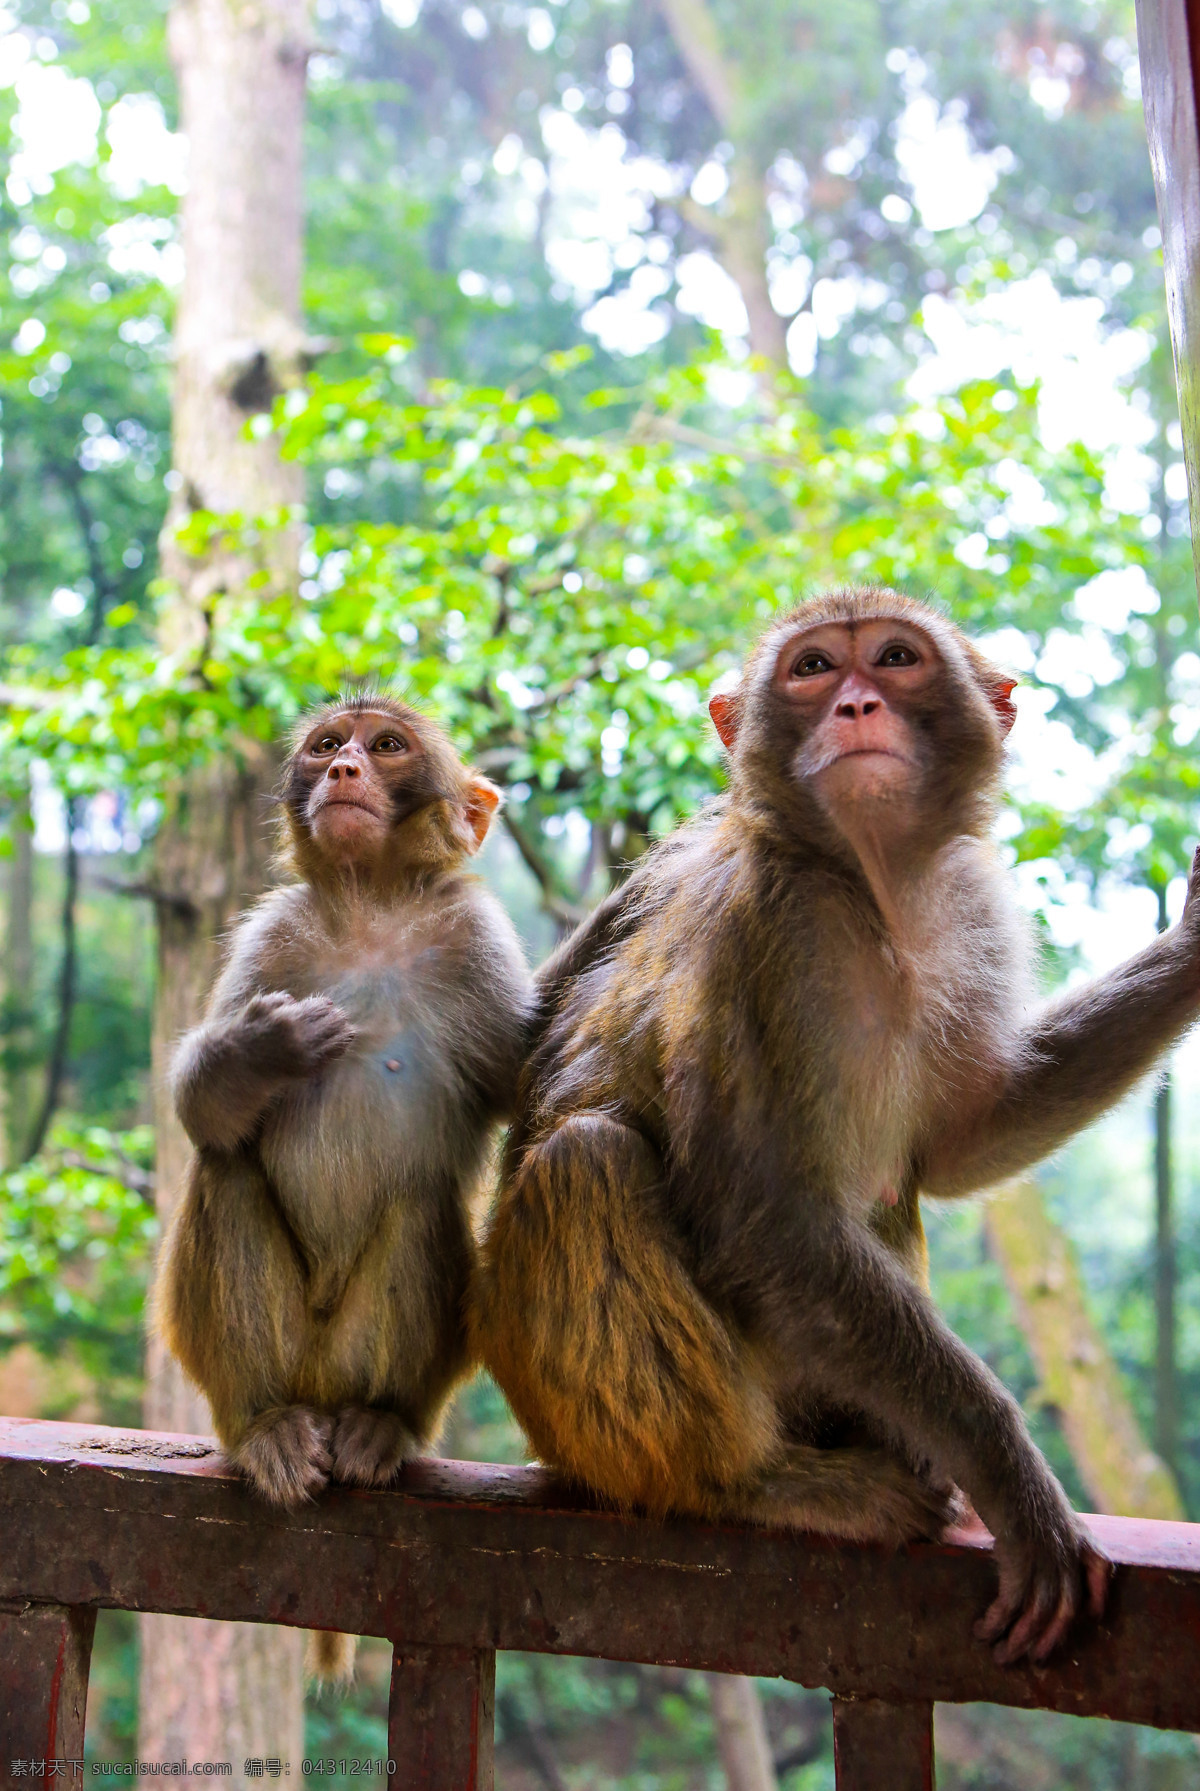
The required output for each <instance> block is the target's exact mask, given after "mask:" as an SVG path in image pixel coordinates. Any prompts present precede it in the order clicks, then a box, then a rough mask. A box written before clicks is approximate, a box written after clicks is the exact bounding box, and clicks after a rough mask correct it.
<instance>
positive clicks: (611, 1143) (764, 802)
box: [472, 589, 1200, 1662]
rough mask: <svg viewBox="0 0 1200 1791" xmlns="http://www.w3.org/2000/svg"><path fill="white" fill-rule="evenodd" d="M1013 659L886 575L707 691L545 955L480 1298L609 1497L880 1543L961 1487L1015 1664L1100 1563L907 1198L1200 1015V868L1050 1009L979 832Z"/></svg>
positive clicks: (531, 1428) (959, 1188)
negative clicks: (673, 824) (685, 783)
mask: <svg viewBox="0 0 1200 1791" xmlns="http://www.w3.org/2000/svg"><path fill="white" fill-rule="evenodd" d="M1012 688H1013V681H1012V680H1011V679H1008V678H1005V677H1003V676H1002V675H1001V674H1000V673H999V672H998V671H997V670H996V669H994V668H993V667H992V666H991V665H989V663H988V662H987V661H986V659H985V658H984V657H983V655H982V654H981V653H980V652H979V651H978V650H977V649H976V648H975V647H974V646H973V645H972V644H971V643H970V642H969V641H968V640H967V639H966V638H965V637H964V636H963V635H962V634H961V633H960V632H959V630H958V629H957V628H955V627H953V626H952V625H951V624H950V623H948V622H947V621H945V620H944V619H943V618H942V617H941V616H939V615H937V614H936V613H935V612H933V611H932V610H930V609H928V608H926V607H924V606H923V605H921V604H917V603H913V602H910V601H908V600H906V599H904V598H902V597H899V596H897V595H895V594H894V593H893V592H890V591H886V590H878V589H867V590H863V589H850V590H840V591H835V592H832V593H831V594H829V595H827V596H824V597H821V598H817V599H815V600H813V601H811V602H809V603H806V604H803V605H801V606H800V607H799V608H798V609H796V610H795V611H794V612H792V613H791V614H789V615H786V616H784V617H783V618H782V619H781V620H780V621H778V622H777V623H776V624H775V625H774V626H773V627H771V628H770V629H769V630H768V631H767V633H766V634H765V635H764V637H763V638H762V640H760V641H759V643H758V645H757V646H756V647H755V649H754V650H753V652H752V653H751V655H750V657H749V660H748V663H747V665H746V668H745V672H744V675H743V677H742V680H741V683H740V685H739V686H738V688H737V689H736V690H735V691H734V692H732V693H731V694H728V695H720V696H715V697H714V698H713V700H712V703H711V712H712V716H713V719H714V722H715V725H716V727H717V730H718V732H719V734H720V736H721V739H722V741H723V743H724V745H725V747H726V749H727V752H728V756H729V767H730V787H729V791H728V794H727V795H726V796H725V797H723V798H721V799H719V800H718V801H716V802H715V803H714V804H712V805H711V806H710V807H709V808H708V809H707V810H706V811H705V812H704V813H703V814H702V815H701V816H700V817H699V818H698V819H697V820H696V821H695V822H693V823H692V824H690V825H689V826H686V827H684V828H683V829H681V830H680V831H679V832H678V833H676V834H675V835H674V836H672V837H671V838H670V839H668V840H666V841H664V842H663V843H662V844H661V845H659V846H657V847H655V848H654V849H653V850H652V851H651V852H650V853H649V854H647V856H646V857H645V858H644V859H643V860H642V861H641V862H640V863H639V865H638V867H637V868H636V869H635V871H634V872H633V874H632V876H631V877H630V879H629V881H628V882H627V883H626V884H625V885H624V886H623V888H621V889H620V890H618V891H617V892H615V893H614V895H613V896H611V897H610V898H609V899H608V900H607V901H606V902H605V903H604V904H602V906H601V908H600V909H598V910H597V912H596V913H595V914H594V915H593V916H592V917H591V919H590V920H589V921H588V922H586V923H585V924H584V927H583V928H582V929H581V930H580V932H579V933H577V934H576V935H575V937H574V938H572V939H571V940H569V941H567V943H566V944H565V945H564V946H563V947H562V948H561V950H560V951H559V953H558V954H556V956H555V957H554V958H552V959H551V960H550V962H549V963H548V964H547V965H546V966H545V968H544V970H543V971H542V973H541V975H540V977H539V979H538V992H539V1006H538V1010H537V1015H536V1018H535V1021H534V1024H533V1029H532V1030H533V1039H534V1043H533V1046H532V1050H531V1055H530V1057H529V1060H528V1062H527V1065H526V1068H525V1071H524V1072H523V1077H522V1085H521V1089H520V1093H519V1096H518V1110H517V1119H516V1122H515V1125H514V1128H513V1131H512V1134H511V1135H510V1140H509V1146H508V1150H507V1155H506V1160H505V1167H504V1172H503V1177H502V1182H501V1187H500V1192H499V1196H498V1200H497V1203H496V1207H495V1210H494V1212H493V1214H492V1217H491V1220H490V1225H489V1230H488V1235H487V1237H486V1240H485V1243H484V1249H483V1260H482V1265H481V1272H480V1277H479V1281H478V1284H477V1292H476V1297H475V1300H474V1302H473V1318H472V1323H473V1327H474V1336H475V1341H476V1347H477V1349H478V1352H479V1353H480V1355H481V1356H482V1358H483V1360H484V1361H485V1363H486V1364H487V1366H488V1367H489V1368H490V1369H491V1371H492V1373H493V1375H494V1376H495V1378H496V1380H497V1381H498V1382H499V1384H500V1386H501V1387H502V1388H503V1390H504V1391H505V1393H506V1394H507V1395H508V1398H509V1400H510V1402H511V1404H512V1406H513V1409H514V1411H515V1412H516V1414H517V1417H518V1418H519V1419H520V1421H521V1423H522V1424H523V1426H524V1427H525V1429H526V1431H527V1433H528V1435H529V1437H530V1439H531V1441H532V1443H533V1446H534V1448H535V1449H536V1450H537V1452H538V1453H539V1455H541V1456H542V1458H543V1459H544V1460H546V1461H547V1462H549V1463H552V1464H554V1465H555V1466H557V1467H558V1468H559V1469H560V1470H562V1471H563V1472H564V1473H566V1474H567V1475H569V1476H570V1477H572V1478H573V1479H575V1480H576V1481H578V1482H581V1483H583V1484H584V1485H586V1486H588V1487H590V1488H591V1489H592V1490H593V1491H594V1492H595V1493H597V1494H598V1495H600V1496H601V1497H602V1498H603V1499H605V1500H607V1501H608V1502H610V1503H613V1504H615V1505H617V1506H618V1507H623V1508H640V1509H643V1510H647V1511H649V1512H651V1513H665V1512H669V1511H676V1512H683V1513H692V1514H695V1515H699V1516H702V1517H707V1518H728V1517H733V1518H743V1519H750V1520H754V1521H758V1522H762V1523H768V1524H777V1525H783V1526H791V1527H794V1528H798V1529H812V1530H817V1531H824V1532H827V1533H830V1534H833V1535H837V1536H843V1537H847V1538H852V1539H859V1540H877V1541H885V1542H890V1543H897V1542H901V1541H904V1540H907V1539H912V1538H917V1537H922V1536H924V1537H931V1536H936V1535H938V1534H939V1533H940V1532H941V1530H942V1528H943V1526H944V1525H945V1524H946V1523H947V1521H949V1520H951V1519H952V1518H953V1517H954V1516H955V1514H956V1511H957V1510H958V1509H959V1507H958V1505H957V1500H958V1493H957V1487H959V1486H961V1487H963V1488H964V1489H965V1490H966V1492H967V1493H968V1494H969V1496H970V1498H971V1500H972V1501H973V1503H974V1505H975V1507H976V1508H977V1510H978V1511H979V1513H980V1514H981V1516H982V1517H983V1518H984V1520H985V1522H986V1523H987V1524H988V1525H989V1527H990V1528H991V1530H992V1532H993V1534H994V1535H995V1538H996V1556H997V1561H998V1566H999V1575H1000V1585H999V1591H998V1594H997V1596H996V1599H995V1601H994V1603H993V1604H992V1605H991V1607H990V1608H989V1610H988V1612H987V1614H986V1616H985V1617H984V1618H983V1619H982V1621H981V1623H980V1625H979V1629H978V1634H979V1635H980V1637H981V1638H982V1639H985V1640H987V1641H990V1642H992V1643H994V1644H996V1647H997V1655H998V1658H999V1659H1000V1660H1001V1661H1002V1662H1009V1661H1015V1660H1018V1659H1020V1658H1021V1657H1023V1656H1031V1657H1032V1658H1033V1659H1035V1660H1043V1659H1045V1657H1046V1656H1047V1655H1048V1654H1049V1653H1050V1652H1051V1651H1052V1650H1053V1649H1054V1647H1055V1646H1056V1645H1057V1644H1058V1643H1059V1642H1060V1641H1061V1640H1062V1638H1063V1637H1064V1636H1065V1635H1066V1633H1067V1630H1068V1628H1069V1627H1070V1625H1071V1623H1072V1621H1073V1620H1074V1618H1075V1616H1076V1615H1077V1613H1078V1612H1079V1611H1080V1610H1081V1608H1082V1607H1083V1606H1084V1605H1087V1606H1088V1607H1089V1608H1090V1610H1091V1611H1092V1612H1093V1614H1095V1615H1099V1614H1100V1613H1101V1611H1102V1608H1103V1603H1104V1598H1105V1591H1106V1584H1107V1578H1108V1574H1109V1566H1108V1563H1107V1561H1106V1560H1105V1558H1104V1557H1103V1555H1102V1553H1101V1551H1100V1550H1099V1549H1098V1548H1097V1547H1096V1545H1095V1543H1094V1542H1093V1541H1092V1539H1091V1538H1090V1537H1089V1535H1088V1533H1087V1531H1086V1529H1085V1528H1084V1526H1083V1525H1082V1523H1081V1522H1080V1520H1079V1519H1078V1518H1077V1517H1076V1516H1075V1514H1074V1512H1073V1511H1072V1510H1071V1507H1070V1505H1069V1504H1068V1502H1067V1500H1066V1497H1065V1495H1064V1494H1063V1492H1062V1489H1061V1487H1060V1486H1059V1485H1058V1482H1057V1481H1056V1480H1055V1478H1054V1476H1053V1474H1052V1473H1051V1471H1050V1469H1049V1468H1048V1466H1047V1465H1046V1463H1045V1461H1044V1460H1043V1459H1042V1457H1041V1455H1040V1454H1039V1452H1038V1451H1037V1449H1036V1448H1035V1447H1034V1445H1033V1443H1032V1441H1031V1440H1030V1437H1029V1435H1028V1432H1027V1429H1026V1426H1025V1423H1024V1420H1023V1418H1022V1415H1021V1412H1020V1409H1019V1407H1018V1406H1017V1404H1016V1402H1015V1401H1014V1400H1013V1399H1012V1398H1011V1397H1010V1395H1009V1394H1008V1393H1007V1392H1006V1390H1005V1389H1004V1388H1003V1387H1002V1386H1001V1384H1000V1383H999V1381H998V1380H997V1379H996V1378H995V1376H994V1375H993V1374H991V1372H990V1371H989V1370H988V1369H987V1368H986V1367H985V1366H984V1364H983V1363H981V1362H980V1361H979V1360H978V1359H977V1358H976V1357H975V1356H974V1355H973V1354H972V1353H971V1352H970V1351H969V1350H968V1349H967V1348H966V1347H965V1346H964V1345H963V1344H962V1343H961V1342H960V1341H959V1339H958V1338H957V1337H956V1336H955V1335H954V1334H953V1333H952V1332H951V1331H950V1330H949V1329H948V1327H947V1326H946V1324H945V1323H944V1321H943V1320H942V1318H941V1317H940V1315H939V1314H938V1312H937V1310H936V1308H935V1307H934V1305H933V1302H932V1300H931V1299H930V1297H929V1293H928V1280H927V1271H926V1254H925V1245H924V1234H923V1231H922V1228H921V1220H920V1214H919V1208H918V1194H919V1193H920V1192H924V1193H926V1194H929V1195H936V1196H946V1195H955V1194H966V1193H970V1192H971V1191H973V1190H975V1189H979V1188H983V1187H986V1186H987V1185H989V1184H991V1183H994V1182H996V1181H998V1180H1000V1179H1002V1178H1003V1177H1006V1176H1011V1175H1014V1174H1016V1173H1017V1172H1019V1171H1021V1170H1023V1169H1025V1168H1027V1167H1028V1166H1029V1165H1031V1164H1032V1163H1034V1162H1036V1161H1037V1160H1038V1159H1039V1158H1041V1157H1043V1156H1045V1155H1046V1154H1047V1152H1049V1151H1052V1150H1054V1149H1055V1148H1056V1147H1057V1146H1058V1145H1060V1144H1062V1143H1063V1142H1064V1141H1065V1140H1066V1139H1068V1138H1070V1137H1071V1136H1072V1135H1073V1134H1074V1133H1075V1132H1077V1131H1078V1130H1079V1129H1080V1128H1081V1127H1083V1126H1085V1125H1087V1124H1088V1123H1089V1122H1090V1121H1091V1120H1093V1119H1094V1118H1095V1117H1096V1116H1097V1115H1098V1114H1100V1113H1102V1112H1103V1111H1104V1110H1105V1109H1106V1108H1107V1107H1109V1106H1110V1105H1111V1104H1112V1103H1113V1102H1115V1101H1116V1100H1118V1099H1119V1098H1120V1096H1121V1095H1122V1094H1123V1093H1124V1092H1125V1091H1126V1090H1127V1089H1128V1088H1129V1087H1130V1085H1131V1084H1132V1083H1133V1081H1134V1080H1135V1079H1136V1078H1137V1077H1138V1076H1140V1075H1142V1074H1143V1073H1144V1072H1145V1071H1146V1070H1147V1069H1148V1068H1149V1067H1150V1065H1151V1064H1152V1063H1153V1062H1154V1060H1155V1058H1156V1057H1157V1056H1158V1055H1159V1054H1160V1052H1162V1051H1163V1050H1164V1049H1165V1048H1166V1047H1167V1046H1169V1045H1170V1044H1171V1043H1172V1042H1173V1041H1174V1040H1175V1039H1177V1038H1178V1037H1179V1036H1180V1034H1181V1033H1182V1032H1183V1031H1184V1029H1185V1028H1186V1027H1187V1026H1188V1025H1190V1024H1191V1022H1192V1021H1193V1020H1194V1019H1195V1018H1196V1016H1197V1013H1198V1012H1200V899H1197V890H1198V889H1200V869H1198V868H1197V865H1195V864H1194V865H1193V869H1192V875H1191V882H1190V885H1189V894H1188V903H1187V908H1186V911H1185V914H1184V917H1183V920H1182V921H1181V923H1180V924H1179V925H1178V926H1177V927H1175V928H1174V929H1173V930H1172V931H1171V932H1169V933H1167V934H1164V935H1163V936H1162V937H1161V938H1160V939H1158V940H1157V941H1156V942H1155V943H1154V944H1153V945H1151V946H1149V947H1148V948H1147V949H1146V950H1145V951H1144V952H1142V953H1141V954H1140V955H1139V956H1137V957H1135V958H1133V959H1131V960H1130V962H1128V963H1127V964H1125V965H1123V966H1122V967H1121V968H1120V969H1118V970H1116V971H1114V972H1113V973H1112V974H1111V975H1109V976H1107V977H1104V978H1101V979H1100V980H1099V981H1097V982H1094V983H1092V984H1091V985H1090V986H1088V987H1086V988H1083V989H1079V990H1073V991H1071V992H1070V993H1069V994H1067V995H1065V996H1063V997H1061V998H1059V999H1058V1000H1056V1001H1054V1002H1052V1003H1051V1004H1050V1005H1049V1006H1047V1007H1042V1008H1038V1006H1037V1005H1036V1004H1035V1003H1034V1002H1033V998H1032V984H1031V974H1030V951H1029V946H1028V939H1027V932H1026V928H1025V926H1024V925H1023V923H1022V921H1021V918H1020V917H1019V915H1018V912H1017V910H1016V906H1015V903H1014V900H1013V897H1012V893H1011V890H1010V888H1009V884H1008V879H1007V877H1006V876H1005V875H1004V873H1003V871H1002V869H1001V867H1000V866H999V864H998V863H997V860H996V856H995V853H994V850H993V848H992V846H991V844H990V841H989V837H988V836H989V831H990V826H991V821H992V817H993V813H994V804H995V796H996V790H997V785H998V781H999V776H1000V771H1001V764H1002V758H1003V743H1004V738H1005V735H1006V734H1007V732H1008V730H1009V728H1010V726H1011V724H1012V721H1013V718H1014V713H1015V711H1014V707H1013V704H1012V701H1011V692H1012Z"/></svg>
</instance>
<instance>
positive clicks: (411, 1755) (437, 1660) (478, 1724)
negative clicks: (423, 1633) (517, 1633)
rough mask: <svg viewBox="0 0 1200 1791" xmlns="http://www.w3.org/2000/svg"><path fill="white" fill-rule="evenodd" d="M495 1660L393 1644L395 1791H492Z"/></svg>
mask: <svg viewBox="0 0 1200 1791" xmlns="http://www.w3.org/2000/svg"><path fill="white" fill-rule="evenodd" d="M495 1690H496V1655H495V1652H494V1650H492V1649H491V1648H485V1649H471V1648H411V1647H407V1646H405V1645H404V1644H403V1643H400V1642H398V1643H396V1645H395V1650H394V1653H393V1655H392V1691H391V1700H390V1703H389V1705H388V1758H389V1760H390V1761H391V1765H392V1770H391V1774H390V1778H389V1783H390V1784H391V1785H392V1786H393V1787H394V1791H492V1785H493V1777H492V1758H493V1748H494V1741H495V1729H494V1708H495Z"/></svg>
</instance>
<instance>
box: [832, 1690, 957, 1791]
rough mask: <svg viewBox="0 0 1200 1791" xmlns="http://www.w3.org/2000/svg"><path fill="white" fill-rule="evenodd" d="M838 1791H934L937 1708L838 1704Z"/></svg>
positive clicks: (871, 1701)
mask: <svg viewBox="0 0 1200 1791" xmlns="http://www.w3.org/2000/svg"><path fill="white" fill-rule="evenodd" d="M833 1771H834V1778H835V1781H836V1784H837V1791H885V1788H886V1791H934V1785H933V1705H932V1704H927V1703H918V1704H887V1703H885V1702H884V1700H883V1699H882V1698H856V1699H854V1700H853V1701H851V1700H850V1699H848V1698H835V1699H834V1700H833Z"/></svg>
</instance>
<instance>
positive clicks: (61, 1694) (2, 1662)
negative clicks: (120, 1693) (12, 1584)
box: [0, 1601, 96, 1784]
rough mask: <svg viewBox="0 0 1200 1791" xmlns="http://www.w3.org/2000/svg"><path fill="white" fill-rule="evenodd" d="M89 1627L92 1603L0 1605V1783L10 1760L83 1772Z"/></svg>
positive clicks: (10, 1765) (10, 1771) (93, 1618)
mask: <svg viewBox="0 0 1200 1791" xmlns="http://www.w3.org/2000/svg"><path fill="white" fill-rule="evenodd" d="M95 1628H96V1611H95V1607H94V1606H92V1605H62V1604H30V1605H20V1604H16V1603H13V1602H8V1601H5V1602H3V1603H0V1782H3V1783H4V1784H7V1783H8V1782H9V1775H10V1774H13V1773H14V1772H15V1768H14V1765H13V1762H14V1761H16V1760H22V1761H30V1762H33V1763H35V1764H37V1765H40V1764H41V1763H42V1762H43V1761H50V1760H58V1761H72V1760H78V1761H79V1762H80V1771H81V1772H82V1770H83V1766H82V1762H83V1725H84V1718H85V1714H86V1711H87V1688H88V1668H89V1666H90V1665H91V1659H92V1636H93V1634H94V1632H95ZM29 1776H30V1777H31V1778H32V1777H34V1776H35V1774H34V1773H33V1771H32V1770H31V1771H30V1774H29ZM36 1776H37V1777H42V1776H43V1775H42V1773H40V1772H39V1773H38V1774H36ZM45 1776H47V1777H48V1776H49V1774H46V1775H45ZM67 1777H68V1778H69V1777H70V1774H69V1773H68V1774H67Z"/></svg>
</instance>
